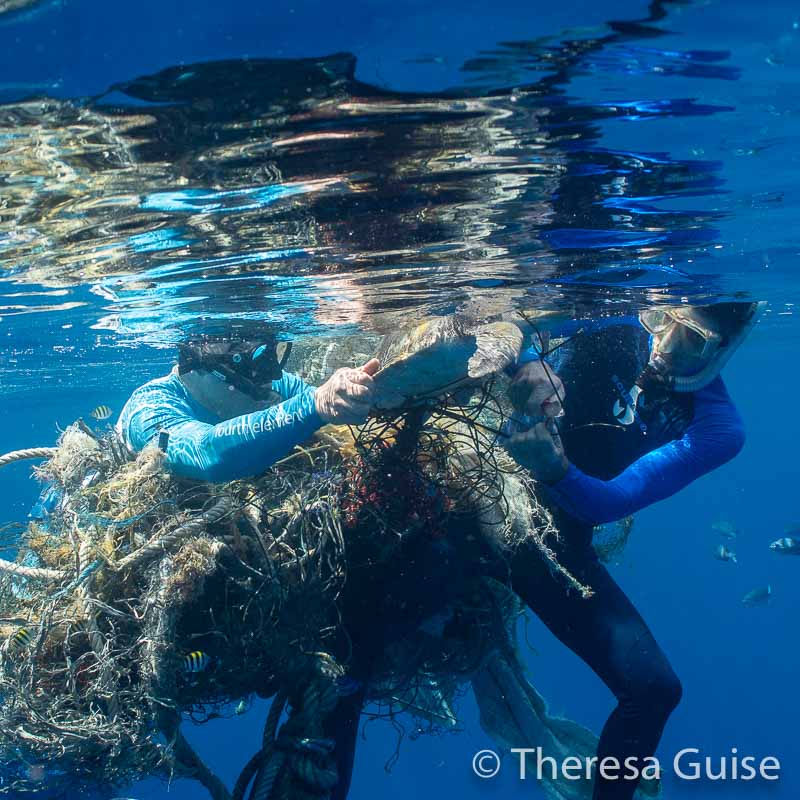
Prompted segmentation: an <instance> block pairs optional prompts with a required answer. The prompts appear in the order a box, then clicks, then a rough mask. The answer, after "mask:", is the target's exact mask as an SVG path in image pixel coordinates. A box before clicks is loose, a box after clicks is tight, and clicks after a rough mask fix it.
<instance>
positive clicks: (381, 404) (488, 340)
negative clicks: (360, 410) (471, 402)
mask: <svg viewBox="0 0 800 800" xmlns="http://www.w3.org/2000/svg"><path fill="white" fill-rule="evenodd" d="M522 341H523V334H522V332H521V331H520V329H519V327H518V326H517V325H515V324H513V323H511V322H489V323H486V322H478V321H476V320H475V319H472V318H470V317H466V316H460V315H451V316H446V317H434V318H432V319H427V320H424V321H422V322H417V323H415V324H413V325H410V326H408V327H406V328H403V329H402V330H400V331H398V332H396V333H390V334H387V335H386V336H385V337H384V338H383V340H382V342H381V345H380V347H379V348H378V352H377V353H376V357H377V358H378V360H379V361H380V363H381V368H380V370H379V371H378V372H377V373H376V374H375V387H376V399H375V402H374V405H375V407H376V408H384V409H389V408H396V407H397V406H399V405H402V404H403V403H404V402H406V401H407V400H409V399H411V398H435V397H440V396H442V395H444V394H446V393H448V392H451V391H453V390H455V389H459V388H461V387H464V386H467V385H470V384H476V383H479V382H481V381H482V380H484V379H486V378H488V377H490V376H491V375H493V374H495V373H498V372H500V371H502V370H503V369H504V368H505V367H507V366H508V365H509V364H511V363H513V362H514V361H515V360H516V359H517V358H518V356H519V352H520V349H521V347H522Z"/></svg>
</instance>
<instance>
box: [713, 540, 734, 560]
mask: <svg viewBox="0 0 800 800" xmlns="http://www.w3.org/2000/svg"><path fill="white" fill-rule="evenodd" d="M714 558H716V559H717V561H733V563H734V564H738V563H739V562H738V561H737V560H736V553H734V552H733V550H728V548H727V547H725V545H724V544H721V545H720V546H719V547H718V548H717V549H716V550H715V551H714Z"/></svg>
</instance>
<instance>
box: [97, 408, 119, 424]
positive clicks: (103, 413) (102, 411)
mask: <svg viewBox="0 0 800 800" xmlns="http://www.w3.org/2000/svg"><path fill="white" fill-rule="evenodd" d="M113 413H114V412H113V411H112V410H111V409H110V408H109V407H108V406H97V408H96V409H95V410H94V411H92V416H93V417H94V418H95V419H96V420H98V421H100V422H102V421H103V420H106V419H108V418H109V417H110V416H111V415H112V414H113Z"/></svg>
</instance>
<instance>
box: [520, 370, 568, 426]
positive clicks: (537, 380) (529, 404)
mask: <svg viewBox="0 0 800 800" xmlns="http://www.w3.org/2000/svg"><path fill="white" fill-rule="evenodd" d="M508 396H509V398H510V400H511V402H512V404H513V406H514V408H515V410H517V411H520V412H522V413H524V414H530V415H532V416H540V415H542V414H544V415H545V416H546V417H558V416H561V414H563V413H564V411H563V409H562V407H561V401H562V400H563V399H564V384H563V383H562V382H561V378H559V377H558V375H556V373H555V372H554V371H553V368H552V367H549V366H548V365H547V364H545V362H544V361H529V362H528V363H527V364H523V365H522V366H521V367H520V368H519V369H518V370H517V371H516V373H515V374H514V378H513V379H512V381H511V385H510V386H509V388H508Z"/></svg>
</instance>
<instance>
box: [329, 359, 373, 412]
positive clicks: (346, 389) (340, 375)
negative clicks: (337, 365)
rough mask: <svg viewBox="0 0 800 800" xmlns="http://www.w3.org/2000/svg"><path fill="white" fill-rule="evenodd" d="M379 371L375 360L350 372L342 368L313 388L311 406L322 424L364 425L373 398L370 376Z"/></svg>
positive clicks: (350, 369) (349, 369) (346, 368)
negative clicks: (313, 404)
mask: <svg viewBox="0 0 800 800" xmlns="http://www.w3.org/2000/svg"><path fill="white" fill-rule="evenodd" d="M379 368H380V362H379V361H378V359H377V358H371V359H370V360H369V361H367V363H366V364H364V366H362V367H359V368H356V369H352V368H349V367H343V368H342V369H337V370H336V372H334V373H333V375H331V377H330V378H328V380H327V381H325V383H323V384H322V386H319V387H318V388H317V391H316V393H315V395H314V402H315V404H316V407H317V413H318V414H319V415H320V417H321V418H322V420H323V421H324V422H334V423H336V424H337V425H359V424H360V423H362V422H366V421H367V415H368V414H369V410H370V407H371V406H372V400H373V396H374V394H375V384H374V381H373V380H372V376H373V375H374V374H375V373H376V372H377V371H378V369H379Z"/></svg>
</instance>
